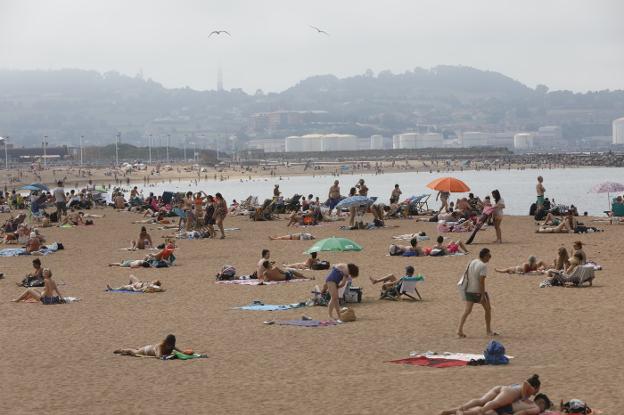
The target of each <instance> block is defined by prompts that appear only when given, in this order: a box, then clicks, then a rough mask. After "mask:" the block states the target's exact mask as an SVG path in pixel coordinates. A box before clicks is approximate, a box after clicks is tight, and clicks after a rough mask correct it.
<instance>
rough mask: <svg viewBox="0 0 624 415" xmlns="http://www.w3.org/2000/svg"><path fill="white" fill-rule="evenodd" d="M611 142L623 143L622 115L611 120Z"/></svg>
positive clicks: (623, 123) (623, 120)
mask: <svg viewBox="0 0 624 415" xmlns="http://www.w3.org/2000/svg"><path fill="white" fill-rule="evenodd" d="M613 144H624V117H622V118H618V119H617V120H615V121H613Z"/></svg>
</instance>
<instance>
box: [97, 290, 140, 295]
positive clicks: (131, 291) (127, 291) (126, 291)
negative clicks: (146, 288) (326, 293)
mask: <svg viewBox="0 0 624 415" xmlns="http://www.w3.org/2000/svg"><path fill="white" fill-rule="evenodd" d="M104 291H106V292H109V293H128V294H143V291H133V290H114V289H111V290H109V289H106V290H104Z"/></svg>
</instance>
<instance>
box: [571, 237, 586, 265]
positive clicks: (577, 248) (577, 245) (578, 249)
mask: <svg viewBox="0 0 624 415" xmlns="http://www.w3.org/2000/svg"><path fill="white" fill-rule="evenodd" d="M572 248H573V249H574V254H580V255H581V257H582V261H581V265H585V263H586V262H587V255H586V254H585V251H583V242H581V241H575V242H574V245H572Z"/></svg>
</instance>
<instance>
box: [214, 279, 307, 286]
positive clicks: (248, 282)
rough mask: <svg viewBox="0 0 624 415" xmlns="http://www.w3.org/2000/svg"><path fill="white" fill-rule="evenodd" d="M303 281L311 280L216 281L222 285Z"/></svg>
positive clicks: (274, 283)
mask: <svg viewBox="0 0 624 415" xmlns="http://www.w3.org/2000/svg"><path fill="white" fill-rule="evenodd" d="M301 281H309V280H304V279H294V280H288V281H258V280H255V279H253V280H252V279H250V280H224V281H215V284H220V285H276V284H287V283H291V282H301Z"/></svg>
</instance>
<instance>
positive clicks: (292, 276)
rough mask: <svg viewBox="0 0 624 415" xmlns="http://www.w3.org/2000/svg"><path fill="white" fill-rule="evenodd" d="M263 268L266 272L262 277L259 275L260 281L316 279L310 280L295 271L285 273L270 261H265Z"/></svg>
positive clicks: (290, 270) (288, 270)
mask: <svg viewBox="0 0 624 415" xmlns="http://www.w3.org/2000/svg"><path fill="white" fill-rule="evenodd" d="M262 267H263V268H264V272H263V273H262V275H258V279H259V280H262V281H290V280H313V279H314V277H312V278H308V277H306V276H305V275H303V274H301V273H299V272H297V271H295V270H293V269H287V270H286V271H283V270H281V269H279V268H278V267H276V266H275V265H271V263H270V262H269V261H268V260H267V261H264V263H263V264H262Z"/></svg>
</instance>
